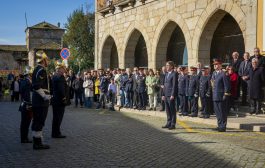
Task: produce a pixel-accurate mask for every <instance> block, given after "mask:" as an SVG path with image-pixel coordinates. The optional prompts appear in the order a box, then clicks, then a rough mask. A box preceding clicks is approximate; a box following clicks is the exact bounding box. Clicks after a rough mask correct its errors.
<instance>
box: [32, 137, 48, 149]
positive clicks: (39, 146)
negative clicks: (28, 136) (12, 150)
mask: <svg viewBox="0 0 265 168" xmlns="http://www.w3.org/2000/svg"><path fill="white" fill-rule="evenodd" d="M33 149H35V150H42V149H50V146H49V145H45V144H42V140H41V138H35V137H33Z"/></svg>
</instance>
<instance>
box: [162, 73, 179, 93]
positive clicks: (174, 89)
mask: <svg viewBox="0 0 265 168" xmlns="http://www.w3.org/2000/svg"><path fill="white" fill-rule="evenodd" d="M177 95H178V75H177V73H176V72H174V71H172V72H171V73H166V75H165V82H164V94H163V96H165V97H170V96H174V97H176V96H177Z"/></svg>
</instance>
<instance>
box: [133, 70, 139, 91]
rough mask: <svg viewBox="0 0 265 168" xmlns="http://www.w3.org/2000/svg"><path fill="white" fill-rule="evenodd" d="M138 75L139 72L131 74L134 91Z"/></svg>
mask: <svg viewBox="0 0 265 168" xmlns="http://www.w3.org/2000/svg"><path fill="white" fill-rule="evenodd" d="M138 76H139V74H137V75H135V74H133V75H132V80H133V91H134V92H137V77H138Z"/></svg>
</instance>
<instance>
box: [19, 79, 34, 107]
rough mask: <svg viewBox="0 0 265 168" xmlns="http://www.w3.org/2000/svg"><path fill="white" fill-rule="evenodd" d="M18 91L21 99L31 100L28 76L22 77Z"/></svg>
mask: <svg viewBox="0 0 265 168" xmlns="http://www.w3.org/2000/svg"><path fill="white" fill-rule="evenodd" d="M19 92H20V94H21V99H22V101H26V102H31V96H30V92H31V81H30V80H29V79H28V78H24V79H22V80H21V81H20V85H19Z"/></svg>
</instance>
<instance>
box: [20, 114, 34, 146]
mask: <svg viewBox="0 0 265 168" xmlns="http://www.w3.org/2000/svg"><path fill="white" fill-rule="evenodd" d="M31 119H32V114H30V112H29V111H28V110H26V109H24V110H22V111H21V122H20V138H21V141H23V140H28V134H29V125H30V123H31Z"/></svg>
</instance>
